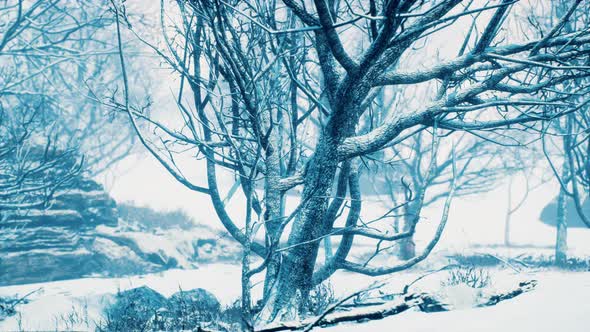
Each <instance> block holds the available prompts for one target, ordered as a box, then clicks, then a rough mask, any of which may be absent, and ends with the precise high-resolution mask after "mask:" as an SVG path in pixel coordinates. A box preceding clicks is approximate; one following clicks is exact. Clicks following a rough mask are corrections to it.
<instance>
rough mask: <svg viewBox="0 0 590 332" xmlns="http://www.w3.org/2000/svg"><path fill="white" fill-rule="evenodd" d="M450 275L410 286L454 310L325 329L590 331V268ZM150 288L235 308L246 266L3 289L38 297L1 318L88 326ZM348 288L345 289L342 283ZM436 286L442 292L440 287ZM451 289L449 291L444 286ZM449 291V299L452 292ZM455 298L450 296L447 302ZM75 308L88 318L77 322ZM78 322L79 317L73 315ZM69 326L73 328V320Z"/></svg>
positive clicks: (32, 326) (43, 326) (359, 283)
mask: <svg viewBox="0 0 590 332" xmlns="http://www.w3.org/2000/svg"><path fill="white" fill-rule="evenodd" d="M423 273H424V271H411V272H406V273H399V274H396V275H393V276H391V277H388V278H387V279H388V281H389V284H388V286H387V287H386V288H385V289H384V290H385V291H391V292H399V291H400V290H401V289H402V288H403V286H404V285H406V284H407V283H409V282H411V281H413V280H415V279H416V278H417V277H418V276H420V275H422V274H423ZM445 276H446V274H445V272H439V273H436V274H433V275H431V276H429V277H426V278H424V279H422V280H421V281H419V282H417V283H416V284H415V285H414V286H412V288H411V291H416V292H420V291H425V292H435V293H436V292H438V293H437V296H438V297H439V298H443V299H445V298H446V299H449V300H454V301H455V303H447V304H450V305H452V306H453V307H454V309H453V310H452V311H449V312H440V313H422V312H419V311H408V312H404V313H401V314H399V315H396V316H391V317H388V318H385V319H383V320H378V321H371V322H366V323H355V324H351V323H346V324H344V323H343V324H340V325H337V326H333V327H328V328H325V329H319V328H318V330H320V331H326V332H341V331H351V330H354V331H388V330H391V329H401V330H403V331H404V332H414V331H415V332H419V331H454V332H461V331H466V332H467V331H470V332H471V331H518V332H526V331H535V332H543V331H568V332H577V331H580V332H582V331H584V332H586V331H587V329H588V323H590V305H589V304H588V299H589V298H590V272H563V271H554V270H544V271H537V272H523V273H516V272H514V271H512V270H509V269H503V270H493V271H492V280H493V286H492V287H490V288H488V289H485V290H481V291H480V290H473V289H466V288H465V287H463V286H452V287H440V285H441V284H440V282H441V280H443V279H444V278H445ZM533 279H534V280H537V281H538V285H537V288H536V289H534V290H533V291H531V292H529V293H525V294H523V295H520V296H518V297H516V298H514V299H512V300H507V301H504V302H501V303H499V304H498V305H496V306H492V307H485V308H473V305H474V304H475V302H476V301H477V298H478V297H479V296H480V294H479V292H484V293H494V292H497V291H499V290H507V289H510V288H511V287H514V286H515V285H518V282H519V281H523V280H533ZM331 281H332V283H333V285H335V286H337V296H343V295H345V294H348V293H350V292H352V291H355V290H358V289H361V288H364V287H365V286H368V285H370V284H371V283H372V282H373V281H374V280H372V279H370V278H367V277H363V276H359V275H353V274H349V273H338V274H337V275H335V276H334V277H333V278H332V280H331ZM144 285H146V286H149V287H151V288H153V289H154V290H156V291H158V292H160V293H161V294H163V295H164V296H170V295H172V294H173V293H175V292H177V291H178V290H179V289H180V288H181V289H183V290H189V289H194V288H205V289H207V290H209V291H210V292H212V293H213V294H214V295H215V296H216V297H218V299H219V300H220V302H221V303H222V304H223V305H229V304H231V303H232V302H233V301H235V300H236V299H237V298H238V297H239V295H240V268H239V267H238V266H236V265H229V264H210V265H204V266H202V267H201V268H199V269H194V270H169V271H166V272H163V273H155V274H149V275H144V276H133V277H126V278H84V279H77V280H66V281H58V282H49V283H40V284H29V285H18V286H8V287H0V296H14V295H16V294H18V295H21V296H22V295H24V294H27V293H29V292H31V291H34V290H37V289H41V290H40V291H39V292H38V293H35V294H33V295H32V296H31V297H30V298H29V299H30V300H31V301H30V302H29V303H27V304H24V305H20V306H19V307H18V310H19V311H20V312H21V313H22V316H21V317H20V318H19V316H13V317H10V318H8V319H7V320H5V321H3V322H0V330H1V331H9V330H18V329H19V321H20V324H21V327H22V329H25V330H48V329H51V330H53V329H68V328H69V329H79V330H89V329H92V327H93V326H94V322H98V321H100V319H101V312H102V308H103V307H104V306H105V305H106V304H108V303H110V302H111V301H112V300H113V296H114V295H115V294H116V293H117V291H119V290H121V291H123V290H127V289H130V288H135V287H140V286H144ZM340 286H344V287H340ZM436 289H439V290H438V291H436ZM441 289H446V290H444V292H446V294H442V293H441V292H443V290H441ZM445 296H446V297H445ZM447 302H448V301H447ZM73 313H76V314H78V315H79V316H81V317H86V318H84V319H79V320H78V321H77V324H74V325H71V323H68V320H72V319H71V317H72V316H73ZM74 321H75V320H74ZM68 324H70V325H68Z"/></svg>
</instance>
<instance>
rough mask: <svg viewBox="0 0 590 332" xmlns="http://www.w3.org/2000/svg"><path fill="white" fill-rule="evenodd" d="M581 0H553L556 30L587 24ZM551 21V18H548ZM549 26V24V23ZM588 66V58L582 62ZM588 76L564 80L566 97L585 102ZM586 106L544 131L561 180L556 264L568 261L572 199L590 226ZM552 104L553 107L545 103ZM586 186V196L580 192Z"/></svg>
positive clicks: (554, 169)
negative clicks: (586, 198)
mask: <svg viewBox="0 0 590 332" xmlns="http://www.w3.org/2000/svg"><path fill="white" fill-rule="evenodd" d="M580 3H581V2H580V1H576V2H575V3H574V4H571V3H569V2H567V1H557V2H554V3H552V6H551V10H552V11H554V12H555V13H556V14H557V15H559V16H562V17H563V19H562V20H560V21H559V22H558V23H557V25H556V26H555V28H554V29H553V30H556V31H557V30H561V31H563V32H564V33H572V32H574V31H577V29H578V28H580V27H586V26H587V25H588V22H589V21H588V18H589V16H588V9H589V8H590V7H588V4H587V3H584V4H582V7H583V9H585V10H580V11H576V10H575V9H576V7H577V6H579V5H580ZM549 20H550V21H549V22H551V19H549ZM547 25H549V23H548V24H547ZM580 63H581V64H583V65H587V64H588V61H587V60H586V61H583V60H582V61H580ZM587 83H588V80H587V77H586V76H582V77H576V78H575V79H573V80H570V81H568V82H564V83H563V85H564V92H563V94H564V95H565V96H568V98H569V99H570V100H572V101H573V102H580V101H584V100H585V98H586V95H587V94H588V90H587ZM582 105H583V107H582V108H581V109H580V111H579V112H574V113H571V114H568V115H567V116H564V117H562V118H558V119H557V118H556V119H553V120H551V121H549V122H548V123H547V124H546V125H545V126H544V127H543V131H542V137H541V138H542V147H543V153H544V155H545V157H546V159H547V161H548V163H549V166H550V167H551V170H552V172H553V175H554V177H555V178H556V179H557V181H558V182H559V185H560V186H559V187H560V190H559V194H558V197H557V215H556V226H557V227H556V240H555V263H556V264H557V265H564V264H566V262H567V228H568V214H567V201H568V200H569V199H572V200H573V201H574V203H575V207H576V212H577V214H578V216H579V217H580V219H581V220H582V221H583V222H584V223H585V224H586V225H587V226H589V227H590V219H588V217H587V216H586V212H584V210H583V208H582V202H583V199H584V197H583V196H587V194H588V192H590V187H589V185H590V183H589V182H588V178H589V177H588V174H589V172H588V170H589V168H588V152H589V151H590V150H588V147H589V146H590V145H588V135H587V132H588V128H590V127H589V126H588V125H590V122H589V121H588V120H589V119H588V106H587V105H586V104H584V103H583V102H582ZM545 107H550V106H545ZM580 187H581V188H583V190H584V192H585V195H583V194H581V193H580Z"/></svg>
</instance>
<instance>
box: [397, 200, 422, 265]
mask: <svg viewBox="0 0 590 332" xmlns="http://www.w3.org/2000/svg"><path fill="white" fill-rule="evenodd" d="M416 213H417V212H416V208H415V207H414V206H413V204H411V203H409V204H408V205H407V208H406V211H405V214H404V221H403V230H402V232H404V233H405V232H409V231H411V230H412V229H413V228H414V227H415V226H416V225H414V223H416V221H417V220H418V219H416ZM398 257H399V259H402V260H409V259H412V258H414V257H416V243H415V242H414V235H413V234H412V235H410V236H408V237H406V238H403V239H401V240H400V241H399V253H398Z"/></svg>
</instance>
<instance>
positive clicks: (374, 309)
mask: <svg viewBox="0 0 590 332" xmlns="http://www.w3.org/2000/svg"><path fill="white" fill-rule="evenodd" d="M431 301H432V297H430V296H429V295H427V294H423V293H421V294H409V295H406V296H404V297H400V298H399V299H397V300H393V301H391V302H388V303H384V304H379V305H374V306H367V307H362V308H356V309H354V310H348V311H338V312H334V313H330V314H327V315H325V316H324V317H323V318H321V319H320V320H318V319H317V318H315V317H313V318H309V319H306V320H303V321H296V322H280V323H273V324H269V325H267V326H264V327H262V328H260V329H257V330H256V332H278V331H295V330H303V329H308V330H309V328H310V327H314V326H323V325H333V324H338V323H343V322H355V321H359V320H376V319H383V318H385V317H388V316H393V315H397V314H399V313H402V312H404V311H406V310H408V309H410V308H413V307H417V306H420V305H423V304H426V303H431Z"/></svg>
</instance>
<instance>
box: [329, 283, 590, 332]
mask: <svg viewBox="0 0 590 332" xmlns="http://www.w3.org/2000/svg"><path fill="white" fill-rule="evenodd" d="M527 277H530V278H533V279H537V280H538V281H539V283H538V285H537V288H536V289H535V290H533V291H531V292H529V293H525V294H523V295H520V296H519V297H516V298H514V299H512V300H507V301H504V302H500V303H499V304H497V305H496V306H492V307H485V308H475V309H474V308H470V309H463V310H461V309H459V310H453V311H449V312H438V313H423V312H419V311H411V312H405V313H402V314H400V315H396V316H390V317H387V318H385V319H383V320H376V321H370V322H367V323H357V324H354V325H351V324H341V325H338V326H333V327H329V328H326V329H325V330H324V331H326V332H344V331H351V330H354V331H358V332H362V331H390V330H396V329H399V330H402V331H404V332H426V331H453V332H463V331H465V332H472V331H478V332H486V331H490V332H492V331H494V332H496V331H518V332H528V331H531V332H532V331H535V332H544V331H547V332H549V331H551V332H553V331H568V332H587V331H588V324H589V323H590V304H589V303H588V299H589V298H590V273H588V272H582V273H565V272H543V273H535V274H531V275H527Z"/></svg>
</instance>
